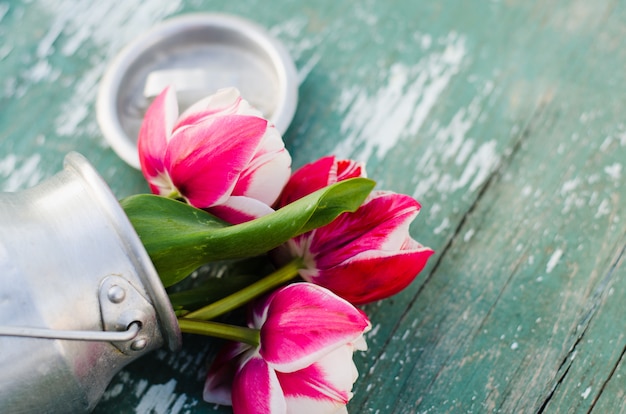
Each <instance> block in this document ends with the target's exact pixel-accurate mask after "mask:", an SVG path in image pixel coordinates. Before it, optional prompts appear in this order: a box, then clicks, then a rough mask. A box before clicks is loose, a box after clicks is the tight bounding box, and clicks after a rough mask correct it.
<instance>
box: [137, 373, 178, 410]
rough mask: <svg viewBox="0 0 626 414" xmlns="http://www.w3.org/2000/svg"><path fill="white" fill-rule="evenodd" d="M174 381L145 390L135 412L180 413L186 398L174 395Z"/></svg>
mask: <svg viewBox="0 0 626 414" xmlns="http://www.w3.org/2000/svg"><path fill="white" fill-rule="evenodd" d="M175 389H176V380H175V379H171V380H169V381H168V382H166V383H165V384H155V385H152V386H151V387H150V388H148V389H147V391H146V392H145V394H143V395H142V397H141V400H140V401H139V403H138V404H137V407H135V412H136V413H137V414H140V413H154V414H177V413H180V412H181V410H182V408H183V405H184V402H185V400H186V396H185V395H184V394H180V395H179V396H178V397H177V395H176V394H175V393H174V390H175Z"/></svg>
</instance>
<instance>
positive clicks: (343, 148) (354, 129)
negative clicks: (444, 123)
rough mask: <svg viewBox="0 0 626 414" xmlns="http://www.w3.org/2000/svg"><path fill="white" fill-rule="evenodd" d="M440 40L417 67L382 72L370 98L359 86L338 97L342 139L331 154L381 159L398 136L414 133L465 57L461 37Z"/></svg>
mask: <svg viewBox="0 0 626 414" xmlns="http://www.w3.org/2000/svg"><path fill="white" fill-rule="evenodd" d="M441 40H442V42H443V43H445V47H444V48H443V50H441V49H439V50H431V51H430V53H429V54H427V55H425V56H424V57H423V58H422V59H421V60H420V61H419V62H418V63H417V64H415V65H413V66H407V65H406V64H404V63H395V64H393V65H392V66H391V67H390V68H389V71H388V72H386V73H383V76H384V77H385V79H386V85H385V86H383V87H382V88H380V89H379V90H377V91H375V92H374V93H373V94H370V92H369V91H367V89H366V88H363V85H361V84H358V85H352V86H350V87H349V88H348V89H347V90H345V91H343V92H342V96H343V97H344V99H343V100H344V102H347V103H349V105H346V106H347V109H348V111H347V113H346V114H345V116H344V118H343V122H342V124H341V132H342V135H343V136H344V137H345V138H344V139H343V140H342V141H341V142H340V143H339V144H338V145H337V147H336V148H335V149H334V151H332V152H333V153H335V154H337V155H339V156H342V157H359V158H361V159H364V160H367V159H368V158H369V157H370V156H377V157H379V158H382V157H384V156H385V155H386V153H387V152H388V151H389V150H390V149H391V148H393V147H394V146H395V145H396V144H397V143H398V142H399V141H400V140H401V139H402V138H403V137H408V136H412V135H415V134H416V133H417V131H419V130H420V128H421V127H422V125H423V124H424V122H425V120H426V118H427V117H428V114H429V113H430V111H431V110H432V108H433V107H434V106H435V104H436V103H437V101H438V99H439V97H440V96H441V94H442V92H443V91H444V90H445V89H446V87H447V86H448V84H449V83H450V81H451V79H452V78H453V77H454V75H456V74H457V73H458V72H459V70H460V68H461V65H462V64H463V61H464V57H465V55H466V53H467V51H466V47H465V37H464V36H460V35H458V34H456V33H451V34H450V35H449V36H448V37H446V38H444V39H441ZM346 98H348V99H346ZM355 148H358V149H357V150H356V151H357V153H356V154H355V153H354V151H355Z"/></svg>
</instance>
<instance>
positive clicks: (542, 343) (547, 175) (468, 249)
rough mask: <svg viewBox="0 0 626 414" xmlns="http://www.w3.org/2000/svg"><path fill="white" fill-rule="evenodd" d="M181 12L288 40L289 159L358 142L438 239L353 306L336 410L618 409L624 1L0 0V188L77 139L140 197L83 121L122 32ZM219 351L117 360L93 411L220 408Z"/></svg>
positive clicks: (382, 413)
mask: <svg viewBox="0 0 626 414" xmlns="http://www.w3.org/2000/svg"><path fill="white" fill-rule="evenodd" d="M195 11H220V12H227V13H233V14H237V15H241V16H243V17H247V18H250V19H252V20H255V21H257V22H258V23H260V24H261V25H263V26H265V27H267V28H268V29H269V30H270V31H271V33H272V34H274V35H275V36H276V37H278V38H279V39H280V40H281V41H283V43H284V44H285V45H286V47H287V48H288V50H289V51H290V53H291V54H292V56H293V57H294V59H295V61H296V66H297V67H298V71H299V75H300V80H301V84H300V103H299V106H298V111H297V113H296V117H295V119H294V121H293V123H292V125H291V127H290V129H289V130H288V131H287V133H286V134H285V141H286V143H287V146H288V147H289V150H290V151H291V153H292V155H293V158H294V165H295V166H296V167H297V166H299V165H302V164H304V163H306V162H309V161H311V160H313V159H316V158H318V157H320V156H323V155H326V154H329V153H334V154H337V155H339V156H343V157H352V158H357V159H361V160H364V161H367V165H368V173H369V176H370V177H372V178H374V179H376V180H377V181H378V183H379V184H378V185H379V187H380V188H385V189H390V190H394V191H397V192H403V193H407V194H411V195H413V196H415V197H416V198H417V199H418V200H419V201H420V202H421V203H422V205H423V210H422V213H421V215H420V216H419V217H418V219H417V220H416V221H415V223H414V224H413V227H412V228H411V232H412V234H413V236H414V237H415V238H416V239H417V240H419V241H420V242H422V243H423V244H426V245H429V246H431V247H432V248H434V249H435V250H436V252H437V253H436V255H435V256H434V257H433V259H432V260H431V262H430V264H429V266H428V267H427V269H426V270H425V271H424V272H423V273H422V274H421V275H420V277H419V278H418V279H417V280H416V281H415V282H414V283H413V284H412V285H411V286H410V287H409V288H408V289H407V290H406V291H404V292H402V293H401V294H399V295H397V296H396V297H394V298H391V299H388V300H385V301H381V302H379V303H376V304H372V305H368V306H366V307H365V308H364V309H365V310H366V311H367V313H368V314H369V315H370V317H371V319H372V322H373V326H374V329H373V331H372V332H371V333H370V334H369V335H368V338H367V339H368V344H369V346H370V349H369V350H368V351H367V352H365V353H363V354H359V355H357V357H356V360H357V365H358V367H359V370H360V373H361V376H360V378H359V380H358V382H357V384H356V386H355V390H354V391H355V397H354V399H353V400H352V401H351V403H350V404H349V409H350V411H351V412H353V413H379V414H386V413H430V412H432V413H440V412H444V413H445V412H450V413H459V412H462V413H481V412H535V413H542V412H545V413H553V412H554V413H556V412H559V413H561V412H563V413H586V412H594V413H607V412H624V410H625V409H624V408H623V406H624V403H625V402H626V396H625V393H624V386H625V378H626V366H625V362H624V352H625V350H626V322H624V317H623V314H622V313H623V312H622V311H623V303H624V300H625V299H624V298H625V295H626V270H625V267H624V266H625V265H624V255H625V253H624V250H625V246H626V217H624V215H623V205H624V202H625V200H626V186H625V185H624V175H625V174H626V171H624V163H625V160H626V124H625V122H624V113H625V109H626V106H625V104H624V99H623V96H624V95H625V92H626V87H625V86H624V85H626V75H625V74H624V68H625V65H626V48H624V40H623V39H624V38H626V37H625V34H626V33H625V31H626V29H625V26H624V25H623V21H624V20H625V19H626V9H625V7H624V5H623V4H622V3H621V2H617V1H609V0H599V1H595V2H588V1H583V0H569V1H565V0H560V1H554V2H539V1H518V0H480V1H475V2H472V3H471V4H470V3H467V4H465V3H463V4H461V3H459V2H454V1H451V0H441V1H437V2H415V1H409V0H393V1H386V2H383V1H374V0H372V1H360V2H356V1H346V2H336V1H330V0H320V1H317V2H315V3H312V4H305V3H302V2H297V1H292V0H279V1H277V2H274V3H271V4H270V3H267V2H260V1H255V0H246V1H242V2H229V3H228V4H224V3H223V2H218V1H214V0H210V1H199V0H198V1H188V2H183V1H165V0H160V1H151V2H141V1H138V0H131V1H122V0H115V1H110V2H81V1H62V0H36V1H24V0H21V1H13V2H2V1H0V108H1V110H0V189H1V190H3V191H15V190H19V189H23V188H26V187H29V186H32V185H34V184H35V183H37V182H39V181H41V180H42V179H44V178H46V177H48V176H50V175H52V174H54V173H56V172H57V171H58V170H59V169H60V166H61V162H62V158H63V156H64V154H65V153H67V152H68V151H71V150H77V151H79V152H81V153H83V154H84V155H85V156H86V157H87V158H88V159H89V160H90V161H91V162H92V163H93V164H94V165H95V167H96V168H97V169H98V171H99V172H100V173H101V174H102V175H103V177H104V179H105V180H106V181H107V182H108V183H109V184H110V185H111V187H112V189H113V191H114V193H115V194H116V195H117V196H118V197H120V198H121V197H123V196H126V195H129V194H132V193H137V192H146V191H147V186H146V185H145V183H144V182H143V179H142V177H141V174H139V173H138V172H137V171H134V170H133V169H131V168H130V167H128V166H126V165H125V164H124V163H123V162H122V161H121V160H119V159H118V158H117V156H116V155H115V154H114V153H113V152H112V151H111V149H110V148H109V147H108V145H107V144H106V142H105V141H104V139H103V138H102V136H101V134H100V132H99V130H98V126H97V123H96V120H95V113H94V109H93V105H94V101H95V96H96V88H97V85H98V81H99V79H100V76H101V75H102V73H103V71H104V69H105V67H106V63H107V62H108V61H110V60H111V59H112V58H113V56H115V54H116V53H117V52H118V51H119V49H120V48H121V47H122V46H123V45H124V44H126V43H128V42H130V41H131V40H132V39H133V38H134V37H135V36H137V35H138V34H140V33H141V32H143V31H144V30H146V29H148V28H149V27H150V26H152V25H153V24H154V23H156V22H158V21H160V20H162V19H164V18H166V17H168V16H174V15H177V14H181V13H185V12H195ZM217 346H218V344H217V342H214V341H209V340H206V339H204V338H192V337H185V338H184V347H183V350H182V351H181V352H180V353H176V354H174V353H169V352H167V351H157V352H155V353H153V354H151V355H149V356H147V357H145V358H143V359H141V360H139V361H137V362H135V363H133V364H132V365H131V366H129V367H128V368H127V369H125V370H124V371H122V372H121V373H120V374H119V375H118V376H117V377H116V378H114V380H113V382H112V383H111V385H110V387H109V389H108V390H107V392H106V394H105V396H104V398H103V400H102V402H101V404H100V405H99V406H98V408H97V409H96V412H102V413H104V412H131V413H132V412H137V413H146V412H155V413H196V412H198V413H200V412H223V413H228V412H230V409H228V408H225V407H215V406H213V405H209V404H206V403H204V402H203V401H202V397H201V393H202V382H203V377H204V374H205V370H206V364H207V362H208V360H209V359H210V356H211V355H212V354H213V352H214V351H215V349H216V347H217Z"/></svg>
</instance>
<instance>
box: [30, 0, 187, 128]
mask: <svg viewBox="0 0 626 414" xmlns="http://www.w3.org/2000/svg"><path fill="white" fill-rule="evenodd" d="M180 3H181V2H180V0H173V1H169V2H156V1H155V2H146V1H141V0H129V1H125V2H121V3H119V4H115V5H113V4H112V3H110V2H106V1H104V2H76V1H74V0H65V1H58V0H42V1H40V2H38V3H37V5H38V6H40V7H42V8H44V9H45V10H46V11H47V12H49V13H50V15H51V16H52V20H51V22H50V24H49V25H48V30H47V32H46V33H45V34H44V36H42V38H41V40H40V41H39V44H38V45H37V49H36V57H37V59H38V61H37V62H35V63H34V65H33V68H35V69H36V70H34V71H32V74H31V77H33V78H34V80H37V81H41V82H43V81H47V82H53V81H54V80H55V78H56V77H57V76H58V74H59V69H58V68H55V67H53V66H51V65H50V63H49V61H48V57H49V56H50V55H52V54H53V53H54V52H55V50H57V49H59V50H60V52H61V53H62V54H64V55H66V56H70V55H73V54H75V53H79V52H80V51H81V50H83V49H87V48H89V49H93V50H97V51H98V52H99V53H101V55H99V56H93V57H92V59H90V61H91V62H93V63H94V64H93V66H92V67H91V68H88V69H87V70H86V71H85V72H84V73H83V75H82V76H81V77H80V78H78V79H77V80H76V81H75V84H73V85H71V86H70V87H71V89H72V90H73V91H74V95H73V96H71V97H70V99H69V100H68V101H67V102H65V103H64V104H63V105H62V106H61V109H60V114H59V115H58V117H57V119H56V120H55V124H56V132H57V133H58V134H59V135H63V136H69V135H74V134H76V133H77V131H78V127H79V125H81V124H82V123H83V122H85V123H87V125H86V126H85V128H86V129H87V130H89V131H97V130H98V127H97V126H96V123H95V117H93V118H94V119H89V117H88V115H89V114H90V110H91V107H92V105H93V102H94V101H95V98H96V93H97V90H98V82H99V81H100V77H101V76H102V73H103V72H104V70H105V68H106V65H107V64H108V63H109V62H110V61H111V60H112V59H113V58H114V56H115V55H116V54H117V53H118V52H119V51H120V50H121V49H122V48H123V47H124V46H125V45H126V44H127V43H129V42H131V41H132V40H134V39H135V38H136V37H137V36H138V35H140V34H141V33H143V32H144V31H146V30H148V29H149V28H150V27H151V26H153V25H154V24H155V23H156V22H158V21H160V20H162V19H163V18H165V17H167V16H168V15H170V14H171V13H173V12H175V11H176V10H178V9H179V8H180ZM90 44H91V45H90Z"/></svg>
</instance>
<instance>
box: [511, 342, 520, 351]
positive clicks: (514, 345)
mask: <svg viewBox="0 0 626 414" xmlns="http://www.w3.org/2000/svg"><path fill="white" fill-rule="evenodd" d="M517 348H519V344H518V343H517V342H513V343H512V344H511V350H513V351H515V350H516V349H517Z"/></svg>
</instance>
